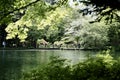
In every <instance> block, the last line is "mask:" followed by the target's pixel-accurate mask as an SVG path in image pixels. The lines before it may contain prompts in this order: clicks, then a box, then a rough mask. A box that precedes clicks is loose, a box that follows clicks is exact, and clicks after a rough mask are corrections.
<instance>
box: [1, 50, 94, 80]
mask: <svg viewBox="0 0 120 80" xmlns="http://www.w3.org/2000/svg"><path fill="white" fill-rule="evenodd" d="M88 54H89V55H95V54H96V52H95V51H81V50H34V49H30V50H0V80H19V79H20V77H21V75H22V73H23V72H26V71H29V70H31V69H33V68H36V67H39V66H44V65H45V64H47V63H48V62H49V60H50V57H51V56H60V57H62V58H66V59H68V60H71V63H72V64H76V63H78V62H79V61H83V60H84V59H86V57H87V56H86V55H88Z"/></svg>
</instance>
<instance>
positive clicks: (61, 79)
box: [22, 51, 120, 80]
mask: <svg viewBox="0 0 120 80" xmlns="http://www.w3.org/2000/svg"><path fill="white" fill-rule="evenodd" d="M102 53H105V54H98V55H96V57H90V58H88V59H87V60H85V61H83V62H80V63H78V64H75V65H70V64H68V61H67V60H66V59H61V58H60V57H54V58H52V59H51V62H50V63H49V64H48V65H46V67H44V68H42V69H35V70H32V71H31V72H29V73H24V74H23V77H22V80H120V59H116V60H115V59H114V58H113V57H112V56H111V55H110V54H108V53H110V52H109V51H107V52H102Z"/></svg>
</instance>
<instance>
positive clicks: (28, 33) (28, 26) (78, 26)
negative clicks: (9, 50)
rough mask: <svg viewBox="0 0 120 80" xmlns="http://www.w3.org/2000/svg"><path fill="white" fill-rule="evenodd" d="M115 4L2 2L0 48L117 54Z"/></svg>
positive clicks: (53, 0)
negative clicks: (99, 50)
mask: <svg viewBox="0 0 120 80" xmlns="http://www.w3.org/2000/svg"><path fill="white" fill-rule="evenodd" d="M103 2H105V3H103ZM118 3H119V0H118V1H117V0H116V2H115V1H114V2H113V3H112V1H111V2H110V1H107V0H106V1H100V2H99V3H98V2H96V1H95V0H88V1H84V0H80V1H79V0H33V1H32V0H21V1H18V0H14V1H9V0H2V1H0V4H1V6H0V13H1V14H0V34H1V35H0V46H1V47H3V42H6V47H13V48H15V47H16V48H20V47H22V48H59V49H64V48H70V49H71V48H72V49H74V48H75V49H107V48H115V49H117V50H119V49H120V45H119V43H120V30H119V29H120V23H119V4H118ZM102 4H103V5H102ZM113 5H114V6H113Z"/></svg>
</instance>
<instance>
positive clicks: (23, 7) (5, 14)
mask: <svg viewBox="0 0 120 80" xmlns="http://www.w3.org/2000/svg"><path fill="white" fill-rule="evenodd" d="M39 1H41V0H36V1H34V2H31V3H29V4H27V5H25V6H22V7H20V8H18V9H14V10H12V11H9V12H7V13H3V16H2V17H1V18H0V20H2V19H4V18H5V17H7V16H8V15H9V14H11V13H14V12H15V11H19V10H21V9H25V8H27V7H29V6H31V5H33V4H35V3H37V2H39Z"/></svg>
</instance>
